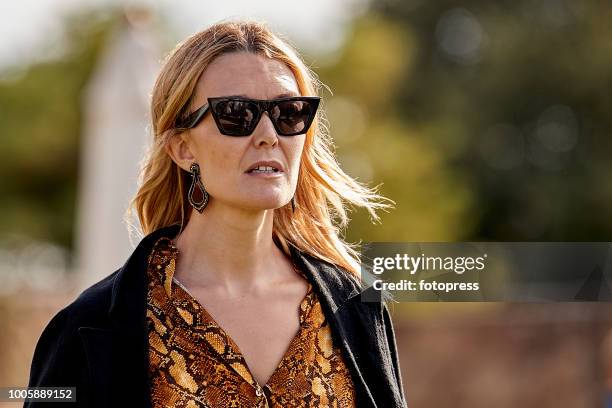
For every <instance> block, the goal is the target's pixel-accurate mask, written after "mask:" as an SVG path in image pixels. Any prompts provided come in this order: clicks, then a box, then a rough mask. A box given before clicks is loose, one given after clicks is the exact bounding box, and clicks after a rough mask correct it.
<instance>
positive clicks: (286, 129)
mask: <svg viewBox="0 0 612 408" xmlns="http://www.w3.org/2000/svg"><path fill="white" fill-rule="evenodd" d="M313 113H314V112H313V107H312V105H311V103H310V102H308V101H283V102H279V103H278V104H277V105H276V106H275V107H274V108H273V109H272V115H271V116H272V118H271V119H272V120H274V121H275V122H276V125H277V127H278V130H279V132H280V134H286V135H290V134H299V133H301V132H303V131H304V130H305V129H306V126H307V125H308V123H309V122H310V118H311V116H312V115H313Z"/></svg>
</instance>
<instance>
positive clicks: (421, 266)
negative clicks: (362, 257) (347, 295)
mask: <svg viewBox="0 0 612 408" xmlns="http://www.w3.org/2000/svg"><path fill="white" fill-rule="evenodd" d="M486 260H487V254H482V256H479V257H476V258H475V257H471V256H456V257H452V256H447V257H444V258H443V257H441V256H425V254H421V255H420V256H416V257H415V256H411V255H408V254H396V255H395V257H380V256H379V257H375V258H374V259H373V261H372V272H373V273H374V274H376V275H380V274H382V273H384V272H385V271H386V270H404V271H408V272H410V274H411V275H414V274H415V273H417V272H420V271H445V272H448V271H453V272H455V273H456V274H459V275H461V274H463V273H464V272H465V271H472V270H478V271H482V270H483V269H485V262H486Z"/></svg>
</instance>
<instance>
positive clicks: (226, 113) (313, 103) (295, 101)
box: [177, 96, 321, 136]
mask: <svg viewBox="0 0 612 408" xmlns="http://www.w3.org/2000/svg"><path fill="white" fill-rule="evenodd" d="M320 100H321V98H319V97H318V96H292V97H289V98H279V99H271V100H262V99H248V98H239V97H221V98H208V103H207V104H205V105H203V106H202V107H200V108H198V109H197V110H196V111H195V112H193V113H191V114H189V115H188V116H187V117H186V118H184V119H183V120H180V121H179V122H178V124H177V127H178V128H183V129H191V128H194V127H196V126H197V125H198V123H200V121H201V120H202V119H203V118H204V116H205V115H206V113H207V112H208V111H211V112H212V115H213V118H214V119H215V123H216V124H217V127H218V128H219V132H221V133H222V134H224V135H227V136H249V135H250V134H251V133H253V131H254V130H255V128H256V127H257V124H258V123H259V119H261V115H262V114H263V112H268V116H269V117H270V120H271V121H272V124H273V125H274V129H275V130H276V133H278V134H279V135H280V136H295V135H301V134H302V133H306V132H307V131H308V129H309V128H310V125H311V124H312V121H313V120H314V118H315V115H316V113H317V108H318V107H319V102H320Z"/></svg>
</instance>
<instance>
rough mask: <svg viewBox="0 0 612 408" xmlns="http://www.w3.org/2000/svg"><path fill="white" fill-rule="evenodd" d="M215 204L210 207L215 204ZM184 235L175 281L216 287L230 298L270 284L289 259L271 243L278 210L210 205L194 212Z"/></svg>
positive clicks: (180, 238)
mask: <svg viewBox="0 0 612 408" xmlns="http://www.w3.org/2000/svg"><path fill="white" fill-rule="evenodd" d="M211 204H212V203H211ZM192 211H193V212H192V214H191V217H190V219H189V222H188V223H187V226H186V227H185V228H184V230H183V232H182V233H181V234H180V235H179V236H178V237H177V238H175V245H176V247H177V248H178V250H179V255H178V258H177V265H176V272H175V275H174V276H175V277H176V278H177V279H178V280H179V281H180V282H182V283H183V284H184V285H186V286H188V287H193V288H198V287H204V286H207V287H212V286H215V287H217V288H218V289H220V290H224V291H227V292H228V293H229V294H232V293H234V294H236V293H242V292H244V291H248V290H253V289H255V290H256V289H257V288H262V287H264V286H268V285H269V282H270V280H274V278H275V277H274V275H273V273H274V272H273V271H282V270H284V269H283V263H285V264H286V262H287V260H286V259H285V257H284V255H283V254H282V252H281V251H280V249H279V248H277V247H276V245H275V244H274V242H273V240H272V226H273V215H274V210H266V211H257V212H256V211H251V212H249V211H244V210H242V209H236V208H229V207H221V206H216V205H209V207H207V208H206V209H205V210H204V212H203V213H202V214H200V213H197V212H195V211H194V210H192Z"/></svg>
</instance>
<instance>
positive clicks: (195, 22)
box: [0, 0, 367, 69]
mask: <svg viewBox="0 0 612 408" xmlns="http://www.w3.org/2000/svg"><path fill="white" fill-rule="evenodd" d="M366 2H367V0H333V1H330V0H309V1H291V2H290V1H282V0H280V1H279V0H266V1H252V0H232V1H229V0H214V1H207V0H139V1H125V0H123V1H122V0H86V1H85V0H19V1H1V2H0V69H2V68H3V67H7V66H11V65H20V64H23V63H26V64H27V63H28V62H30V61H33V60H36V59H37V58H40V56H44V55H45V53H46V52H47V53H48V50H54V49H55V48H54V47H50V45H52V44H53V42H54V41H55V42H57V41H59V39H60V38H61V32H62V17H63V16H64V15H66V14H69V13H71V12H75V11H78V9H79V8H81V9H84V8H86V7H87V8H90V7H100V6H104V5H131V4H137V5H140V4H145V5H147V6H150V7H151V8H153V9H154V10H156V12H157V13H158V14H159V15H161V16H163V18H164V19H166V20H167V23H168V25H169V26H170V28H171V30H172V31H173V32H172V33H171V34H172V35H175V36H176V37H177V39H181V38H184V37H186V36H187V35H189V34H191V33H193V32H196V31H199V30H201V29H203V28H205V27H206V26H208V25H210V24H212V23H214V22H216V21H218V20H221V19H225V18H231V17H253V18H257V19H261V20H264V21H266V22H268V24H269V25H270V26H271V27H272V28H273V29H274V30H276V31H279V32H280V33H283V34H285V35H287V37H288V38H289V39H290V40H291V41H292V42H293V43H294V44H295V45H297V46H298V47H299V48H301V49H302V51H306V52H309V53H313V54H321V55H324V54H330V53H332V52H333V50H335V49H337V47H339V46H340V45H341V44H342V41H343V38H344V34H345V32H346V27H347V24H348V23H350V21H351V20H352V19H353V18H354V17H356V16H358V15H360V14H361V13H363V12H364V11H365V9H366V7H367V3H366Z"/></svg>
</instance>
